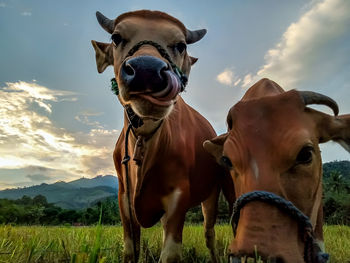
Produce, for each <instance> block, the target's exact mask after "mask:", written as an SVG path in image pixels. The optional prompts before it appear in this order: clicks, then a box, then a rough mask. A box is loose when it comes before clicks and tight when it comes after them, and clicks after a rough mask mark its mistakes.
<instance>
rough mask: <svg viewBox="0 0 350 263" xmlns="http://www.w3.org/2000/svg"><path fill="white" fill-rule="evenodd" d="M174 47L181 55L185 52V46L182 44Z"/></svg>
mask: <svg viewBox="0 0 350 263" xmlns="http://www.w3.org/2000/svg"><path fill="white" fill-rule="evenodd" d="M175 47H176V49H177V50H178V51H179V53H180V54H182V53H183V52H184V51H185V50H186V44H185V43H183V42H180V43H177V44H176V46H175Z"/></svg>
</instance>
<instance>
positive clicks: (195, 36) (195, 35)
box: [186, 29, 207, 44]
mask: <svg viewBox="0 0 350 263" xmlns="http://www.w3.org/2000/svg"><path fill="white" fill-rule="evenodd" d="M206 33H207V30H206V29H199V30H194V31H191V30H188V29H187V30H186V43H187V44H192V43H195V42H197V41H199V40H201V39H202V38H203V37H204V35H205V34H206Z"/></svg>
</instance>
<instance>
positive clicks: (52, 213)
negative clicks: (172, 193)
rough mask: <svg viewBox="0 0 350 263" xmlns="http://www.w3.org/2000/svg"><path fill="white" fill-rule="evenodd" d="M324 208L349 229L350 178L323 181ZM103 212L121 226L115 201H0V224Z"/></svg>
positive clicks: (79, 221)
mask: <svg viewBox="0 0 350 263" xmlns="http://www.w3.org/2000/svg"><path fill="white" fill-rule="evenodd" d="M323 190H324V194H323V204H324V217H325V223H326V224H344V225H350V178H349V177H345V176H343V175H342V173H341V172H339V171H337V170H333V171H329V172H328V173H326V174H325V176H324V180H323ZM218 208H219V209H218V210H219V211H218V220H217V221H218V222H219V223H228V222H229V220H230V212H229V209H228V204H227V203H226V201H225V198H224V197H223V195H220V197H219V206H218ZM101 211H102V221H101V223H102V224H108V225H115V224H120V214H119V208H118V201H117V200H116V199H115V198H107V199H104V200H101V201H98V202H96V203H95V205H93V206H92V207H89V208H86V209H82V210H72V209H63V208H60V207H58V206H56V205H54V204H51V203H48V202H47V200H46V198H45V196H42V195H37V196H35V197H34V198H30V197H28V196H23V197H22V198H21V199H18V200H8V199H0V224H16V225H65V224H69V225H92V224H97V222H98V220H99V216H100V213H101ZM186 222H187V223H194V224H195V223H201V222H203V215H202V211H201V207H200V206H197V207H194V208H192V209H190V210H189V211H188V213H187V214H186Z"/></svg>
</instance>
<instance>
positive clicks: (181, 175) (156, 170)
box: [114, 98, 222, 227]
mask: <svg viewBox="0 0 350 263" xmlns="http://www.w3.org/2000/svg"><path fill="white" fill-rule="evenodd" d="M125 131H126V127H125V126H124V128H123V131H122V134H121V137H120V139H119V140H118V142H117V145H116V149H115V151H114V161H115V166H116V169H117V172H118V175H119V176H120V177H121V180H122V182H124V181H125V175H124V169H123V167H122V165H121V162H120V160H122V157H123V156H124V136H125ZM213 136H215V132H214V130H213V129H212V127H211V126H210V124H209V123H208V121H206V120H205V119H204V118H203V117H202V116H201V115H200V114H199V113H198V112H196V111H195V110H194V109H192V108H191V107H190V106H188V105H187V104H186V103H185V102H184V101H183V100H182V99H181V98H179V99H178V102H177V104H176V106H175V109H174V110H173V111H172V113H171V114H170V116H169V117H168V118H166V119H164V121H163V123H162V125H161V126H160V128H159V129H158V130H157V131H156V133H155V134H154V135H153V136H152V137H151V138H150V139H149V141H148V142H147V148H145V149H144V151H145V152H144V159H143V165H141V166H140V167H138V166H137V165H136V164H135V163H134V161H133V160H131V161H130V164H129V167H130V171H131V173H130V175H129V176H130V180H131V182H132V183H131V186H132V193H133V204H134V208H135V214H136V218H137V221H138V222H139V224H140V225H141V226H143V227H150V226H152V225H154V224H155V223H156V222H158V221H159V219H160V217H161V216H162V215H163V213H164V207H163V205H162V198H163V197H164V196H167V195H169V194H170V193H171V192H172V191H174V189H175V188H180V189H181V190H182V192H183V197H182V198H183V199H182V200H181V202H180V203H181V205H182V206H183V209H185V210H187V209H188V208H190V207H193V206H195V205H198V204H199V203H200V202H201V201H203V200H205V199H206V198H207V197H208V196H209V194H210V193H211V192H212V190H213V188H214V187H215V185H216V184H217V180H218V179H219V177H220V173H222V171H221V170H220V168H219V167H218V166H217V164H216V163H215V162H213V160H212V158H211V157H210V155H209V154H207V153H206V152H205V151H204V150H202V149H203V147H202V143H203V142H204V141H205V140H206V139H208V138H211V137H213ZM135 142H136V138H135V137H134V135H132V134H130V143H129V155H130V156H133V154H134V145H135ZM136 189H137V191H136Z"/></svg>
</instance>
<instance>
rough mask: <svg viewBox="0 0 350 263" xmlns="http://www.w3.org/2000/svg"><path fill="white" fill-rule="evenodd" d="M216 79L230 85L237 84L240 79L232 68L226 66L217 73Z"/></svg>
mask: <svg viewBox="0 0 350 263" xmlns="http://www.w3.org/2000/svg"><path fill="white" fill-rule="evenodd" d="M216 80H217V81H218V82H220V83H221V84H224V85H227V86H231V85H232V84H233V86H237V85H238V84H239V83H240V82H241V79H239V78H238V77H237V76H236V75H235V73H234V72H233V70H231V69H229V68H227V69H225V70H224V71H223V72H221V73H220V74H219V75H217V76H216Z"/></svg>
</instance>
